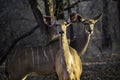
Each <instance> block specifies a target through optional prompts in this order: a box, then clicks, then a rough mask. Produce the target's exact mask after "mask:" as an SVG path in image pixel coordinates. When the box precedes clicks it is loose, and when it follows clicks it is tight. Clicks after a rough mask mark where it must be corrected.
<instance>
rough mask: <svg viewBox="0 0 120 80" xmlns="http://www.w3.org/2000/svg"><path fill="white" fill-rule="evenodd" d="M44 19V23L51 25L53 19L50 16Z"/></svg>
mask: <svg viewBox="0 0 120 80" xmlns="http://www.w3.org/2000/svg"><path fill="white" fill-rule="evenodd" d="M43 17H44V21H45V23H46V24H48V25H51V17H50V16H43Z"/></svg>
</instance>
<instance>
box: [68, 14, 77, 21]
mask: <svg viewBox="0 0 120 80" xmlns="http://www.w3.org/2000/svg"><path fill="white" fill-rule="evenodd" d="M77 15H78V14H77V13H72V14H70V17H69V21H68V22H75V21H76V20H77Z"/></svg>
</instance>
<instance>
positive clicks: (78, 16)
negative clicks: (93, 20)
mask: <svg viewBox="0 0 120 80" xmlns="http://www.w3.org/2000/svg"><path fill="white" fill-rule="evenodd" d="M77 20H78V22H83V21H85V19H84V18H83V17H82V16H81V15H80V14H78V15H77Z"/></svg>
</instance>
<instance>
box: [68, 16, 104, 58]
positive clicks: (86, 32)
mask: <svg viewBox="0 0 120 80" xmlns="http://www.w3.org/2000/svg"><path fill="white" fill-rule="evenodd" d="M77 16H78V17H77V18H78V20H80V19H81V18H82V17H81V16H80V15H77ZM101 16H102V14H100V15H98V16H96V17H95V18H93V19H81V20H80V22H81V23H82V24H83V31H82V32H81V34H78V35H76V36H75V38H74V39H73V40H71V42H70V46H71V47H72V48H74V49H76V50H77V52H78V53H79V55H80V56H81V55H83V54H84V53H85V51H86V50H87V48H88V44H89V41H90V39H91V35H92V34H93V30H94V25H95V23H96V22H97V21H98V20H99V19H100V18H101ZM80 27H82V26H80Z"/></svg>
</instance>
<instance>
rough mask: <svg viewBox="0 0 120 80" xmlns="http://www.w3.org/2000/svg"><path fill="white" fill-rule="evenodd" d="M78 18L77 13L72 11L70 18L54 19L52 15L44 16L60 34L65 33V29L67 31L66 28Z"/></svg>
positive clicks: (46, 21)
mask: <svg viewBox="0 0 120 80" xmlns="http://www.w3.org/2000/svg"><path fill="white" fill-rule="evenodd" d="M76 19H77V15H76V13H72V14H71V15H70V17H69V18H68V20H65V19H60V20H52V19H51V17H49V16H44V21H45V23H46V24H47V25H48V26H50V27H52V28H53V29H56V31H57V33H58V34H62V33H64V31H66V28H67V27H68V26H69V25H70V24H72V23H73V22H75V21H76Z"/></svg>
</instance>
